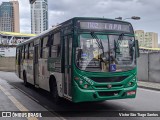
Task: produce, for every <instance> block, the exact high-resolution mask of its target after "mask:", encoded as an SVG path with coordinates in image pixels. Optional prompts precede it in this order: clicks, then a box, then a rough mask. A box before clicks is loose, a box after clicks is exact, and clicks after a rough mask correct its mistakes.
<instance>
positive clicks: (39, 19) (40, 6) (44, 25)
mask: <svg viewBox="0 0 160 120" xmlns="http://www.w3.org/2000/svg"><path fill="white" fill-rule="evenodd" d="M47 29H48V2H47V0H36V1H35V2H34V3H33V4H31V33H33V34H39V33H41V32H43V31H45V30H47Z"/></svg>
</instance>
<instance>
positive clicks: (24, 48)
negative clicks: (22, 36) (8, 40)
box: [23, 45, 26, 60]
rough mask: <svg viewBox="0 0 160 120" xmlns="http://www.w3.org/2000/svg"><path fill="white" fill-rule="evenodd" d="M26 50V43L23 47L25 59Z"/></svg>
mask: <svg viewBox="0 0 160 120" xmlns="http://www.w3.org/2000/svg"><path fill="white" fill-rule="evenodd" d="M25 51H26V46H25V45H24V47H23V59H24V60H25V53H26V52H25Z"/></svg>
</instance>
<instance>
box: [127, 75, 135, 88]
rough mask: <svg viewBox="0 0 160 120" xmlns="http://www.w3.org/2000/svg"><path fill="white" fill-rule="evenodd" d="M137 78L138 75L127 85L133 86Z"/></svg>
mask: <svg viewBox="0 0 160 120" xmlns="http://www.w3.org/2000/svg"><path fill="white" fill-rule="evenodd" d="M136 80H137V79H136V77H134V78H133V79H132V80H130V81H129V82H128V83H127V85H126V87H132V86H133V85H134V84H135V83H136Z"/></svg>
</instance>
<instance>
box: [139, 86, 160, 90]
mask: <svg viewBox="0 0 160 120" xmlns="http://www.w3.org/2000/svg"><path fill="white" fill-rule="evenodd" d="M138 87H139V88H144V89H150V90H156V91H160V89H158V88H151V87H146V86H139V85H138Z"/></svg>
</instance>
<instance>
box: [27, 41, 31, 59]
mask: <svg viewBox="0 0 160 120" xmlns="http://www.w3.org/2000/svg"><path fill="white" fill-rule="evenodd" d="M29 48H30V43H29V44H28V47H27V59H29Z"/></svg>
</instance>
